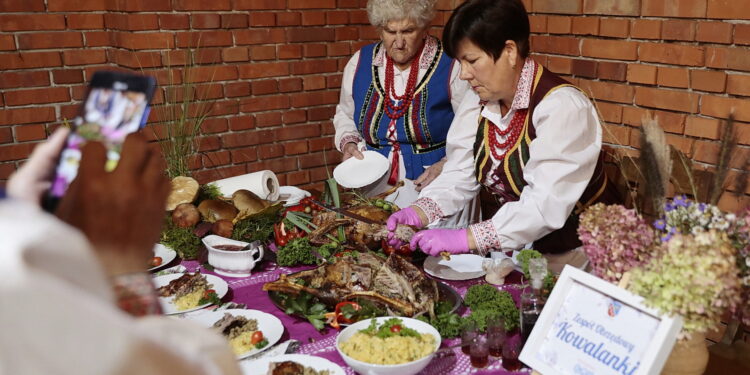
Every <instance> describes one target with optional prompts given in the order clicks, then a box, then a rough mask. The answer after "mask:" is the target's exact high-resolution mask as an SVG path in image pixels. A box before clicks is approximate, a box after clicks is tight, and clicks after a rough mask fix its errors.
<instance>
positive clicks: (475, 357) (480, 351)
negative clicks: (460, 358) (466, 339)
mask: <svg viewBox="0 0 750 375" xmlns="http://www.w3.org/2000/svg"><path fill="white" fill-rule="evenodd" d="M489 355H490V349H489V347H488V346H487V338H486V337H484V336H482V335H478V336H477V337H475V338H474V340H473V341H472V342H471V344H470V345H469V359H470V360H471V365H472V366H473V367H476V368H483V367H487V364H488V363H489V361H490V360H489Z"/></svg>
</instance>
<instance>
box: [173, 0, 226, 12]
mask: <svg viewBox="0 0 750 375" xmlns="http://www.w3.org/2000/svg"><path fill="white" fill-rule="evenodd" d="M173 7H174V9H175V10H230V9H231V5H230V4H229V0H211V1H205V0H173Z"/></svg>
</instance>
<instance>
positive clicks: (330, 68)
mask: <svg viewBox="0 0 750 375" xmlns="http://www.w3.org/2000/svg"><path fill="white" fill-rule="evenodd" d="M291 65H292V74H313V73H331V72H336V71H338V67H337V66H336V61H333V60H306V61H299V62H293V63H291Z"/></svg>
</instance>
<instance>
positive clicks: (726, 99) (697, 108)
mask: <svg viewBox="0 0 750 375" xmlns="http://www.w3.org/2000/svg"><path fill="white" fill-rule="evenodd" d="M460 2H461V0H439V1H438V9H439V12H438V15H437V17H436V20H435V25H434V28H433V29H432V33H433V34H435V35H440V31H441V28H440V25H443V24H444V23H445V21H446V20H447V18H448V16H449V15H450V10H452V9H453V8H454V7H455V6H456V5H457V4H459V3H460ZM524 3H525V4H526V6H527V9H528V10H529V13H530V17H531V25H532V34H533V35H532V40H531V47H532V52H533V54H534V57H535V58H536V59H537V60H538V61H539V62H541V63H542V64H544V65H545V66H547V67H549V68H550V69H551V70H552V71H554V72H557V73H560V74H562V75H563V76H565V77H567V78H568V79H570V80H571V81H572V82H573V83H575V84H577V85H578V86H579V87H581V88H583V89H584V90H586V91H588V92H589V93H590V95H591V96H592V97H593V98H594V99H596V102H597V104H598V106H599V109H600V111H601V114H602V116H603V118H604V120H605V121H606V125H605V127H606V131H605V140H606V142H607V143H609V144H610V145H611V146H612V147H614V148H616V149H618V150H619V151H621V152H624V153H629V154H632V153H636V152H637V147H638V126H639V124H640V122H641V117H642V116H643V115H644V114H645V113H647V112H649V111H650V112H652V113H653V114H654V115H655V116H657V117H658V119H659V121H660V123H661V124H662V126H663V127H664V129H665V130H666V131H667V132H668V140H669V142H670V143H671V144H674V145H675V146H676V147H677V148H679V149H680V150H682V151H683V152H685V153H686V154H688V155H689V156H690V157H691V158H693V159H694V160H695V161H696V166H697V167H699V168H710V167H711V165H712V164H713V163H715V161H716V155H717V152H716V149H717V141H716V139H717V138H718V134H719V127H720V123H721V120H722V119H724V118H726V117H727V115H728V114H729V113H730V111H732V110H734V111H735V115H736V117H737V120H739V123H738V134H739V141H740V143H741V147H740V149H739V151H738V152H737V153H736V154H737V155H736V156H735V158H734V160H733V162H734V165H735V167H737V168H739V167H741V165H742V163H743V162H744V161H745V159H747V158H748V156H750V155H749V154H748V145H750V127H749V126H748V124H747V123H749V122H750V106H743V105H742V104H744V99H745V96H750V75H749V74H748V72H750V50H748V48H747V45H748V44H750V21H748V19H750V6H745V5H749V4H746V3H747V1H727V0H564V1H560V0H524ZM365 4H366V0H212V1H202V0H127V1H125V0H99V1H97V0H87V1H82V0H3V1H2V2H0V90H2V95H0V180H4V179H6V178H7V177H8V175H9V174H10V173H11V172H12V171H13V170H15V168H16V167H17V166H18V164H19V163H20V162H22V160H23V159H25V158H26V157H27V156H28V154H29V152H30V150H31V149H32V148H33V146H34V144H35V143H36V142H38V141H39V140H41V139H44V138H45V134H46V132H47V131H48V128H49V127H50V125H52V124H58V123H59V122H60V121H61V120H62V119H63V118H72V117H73V116H74V115H75V112H76V108H77V105H78V102H79V101H80V100H81V97H82V95H83V93H84V87H85V86H84V82H85V81H86V78H88V77H90V76H91V74H92V72H93V71H95V70H97V69H101V68H105V67H106V68H129V69H136V70H138V69H141V68H143V69H144V70H145V71H146V72H149V73H151V74H155V75H157V77H158V79H159V81H160V83H161V84H162V85H163V84H165V83H166V82H168V81H169V80H168V78H167V77H168V74H167V72H168V69H167V68H165V67H166V66H172V67H175V68H174V70H176V71H177V72H179V69H177V68H179V67H180V66H181V64H182V63H183V62H184V60H185V56H186V53H185V50H186V49H189V48H191V47H196V46H198V45H199V44H200V49H199V53H198V54H197V59H198V63H199V65H198V68H197V69H196V77H195V78H194V81H196V82H197V84H198V87H199V89H200V90H201V92H202V93H205V95H206V96H208V97H209V98H212V99H213V100H216V103H215V106H214V108H213V111H212V113H211V116H210V117H209V119H208V121H206V123H205V124H204V126H203V129H202V130H203V132H202V135H201V137H200V139H201V142H200V155H196V156H195V157H194V158H193V159H192V160H191V165H192V167H193V168H194V169H195V172H194V173H195V176H196V177H197V178H198V179H199V180H201V181H202V182H203V181H208V180H212V179H216V178H220V177H228V176H233V175H237V174H241V173H245V172H251V171H255V170H259V169H271V170H273V171H275V172H276V173H277V174H278V175H279V177H280V180H281V183H282V184H290V185H300V186H312V185H315V184H316V183H317V182H319V181H321V180H323V179H324V178H326V176H327V173H326V169H325V164H326V163H327V164H328V165H335V164H336V163H337V162H338V160H339V153H338V152H336V151H335V150H332V147H333V145H332V134H333V127H332V125H331V122H330V118H331V117H332V116H333V113H334V109H335V104H336V102H337V99H338V88H339V85H340V81H341V74H340V71H341V70H342V69H343V66H344V64H345V63H346V60H347V59H348V57H349V56H350V55H351V54H352V53H353V52H354V51H356V50H357V48H359V46H361V45H362V44H364V43H367V42H368V41H371V40H374V39H375V38H377V34H376V32H375V30H374V29H373V28H372V27H371V26H369V24H368V21H367V16H366V13H365V11H364V5H365ZM175 76H176V77H177V78H179V75H178V74H174V75H173V77H175ZM212 79H213V83H212V82H211V80H212ZM746 85H748V86H747V87H746ZM160 100H162V96H157V97H156V100H155V101H156V103H157V104H158V103H159V102H160ZM158 114H159V111H158V110H155V111H154V112H153V115H152V117H151V123H152V124H154V125H155V126H154V127H153V129H156V130H157V133H158V134H162V132H161V130H163V129H162V128H160V126H159V120H160V118H159V116H158ZM146 133H147V134H150V135H152V136H153V132H149V131H147V132H146ZM736 172H737V171H735V173H736ZM732 188H733V186H729V189H730V190H731V189H732ZM748 193H750V191H748ZM741 204H744V203H742V202H740V201H739V199H738V198H737V197H735V196H734V195H733V194H730V193H727V194H725V195H724V196H723V197H722V200H721V206H722V207H723V208H726V209H733V208H737V207H739V206H740V205H741Z"/></svg>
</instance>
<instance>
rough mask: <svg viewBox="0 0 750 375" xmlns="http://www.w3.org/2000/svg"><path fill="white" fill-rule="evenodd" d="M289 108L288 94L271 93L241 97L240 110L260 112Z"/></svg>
mask: <svg viewBox="0 0 750 375" xmlns="http://www.w3.org/2000/svg"><path fill="white" fill-rule="evenodd" d="M286 108H289V96H288V95H273V96H262V97H252V98H246V99H242V100H241V101H240V112H260V111H271V110H278V109H286Z"/></svg>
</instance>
